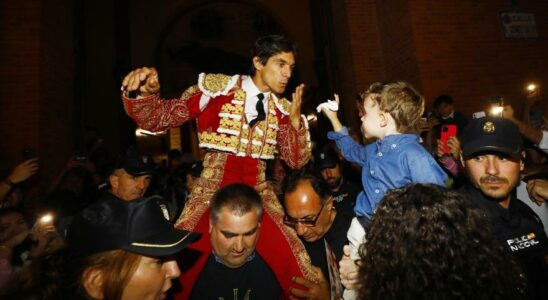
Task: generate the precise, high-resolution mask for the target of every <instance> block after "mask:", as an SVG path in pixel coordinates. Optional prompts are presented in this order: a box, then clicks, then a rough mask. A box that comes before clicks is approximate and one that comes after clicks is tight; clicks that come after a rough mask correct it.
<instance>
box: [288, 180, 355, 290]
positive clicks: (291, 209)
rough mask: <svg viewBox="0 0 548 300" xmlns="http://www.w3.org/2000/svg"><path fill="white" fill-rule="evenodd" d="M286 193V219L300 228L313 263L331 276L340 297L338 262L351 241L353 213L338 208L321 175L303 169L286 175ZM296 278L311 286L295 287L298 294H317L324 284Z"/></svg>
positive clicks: (299, 232) (293, 226) (330, 280)
mask: <svg viewBox="0 0 548 300" xmlns="http://www.w3.org/2000/svg"><path fill="white" fill-rule="evenodd" d="M284 196H285V197H284V204H285V216H284V223H285V224H286V225H287V226H289V227H291V228H293V229H294V230H295V231H296V232H297V235H298V236H299V237H300V238H301V240H302V242H303V244H304V246H305V249H306V251H307V252H308V254H309V256H310V258H311V260H312V264H313V265H314V266H318V267H319V268H320V270H321V271H322V273H323V275H324V277H325V278H326V279H329V283H330V284H329V286H330V288H331V293H330V295H331V299H339V298H340V296H341V295H342V285H341V283H340V279H339V274H338V267H337V262H338V261H339V260H340V259H341V257H342V255H343V247H344V245H346V244H348V240H347V238H346V232H347V231H348V228H349V227H350V223H351V222H352V215H350V214H348V213H345V212H342V211H337V210H335V207H334V206H333V197H332V196H330V193H329V189H328V187H327V184H326V183H325V182H324V181H323V180H322V179H321V178H318V177H316V176H314V175H311V174H307V173H304V172H297V173H294V174H292V175H291V176H290V177H289V178H288V179H287V181H286V185H285V188H284ZM296 281H297V283H299V284H301V285H303V286H305V287H308V288H309V290H308V291H296V292H294V291H292V293H294V295H295V296H299V297H311V296H315V295H314V293H315V292H316V291H318V290H319V289H320V286H319V285H321V284H322V283H321V282H320V283H319V284H314V283H312V282H310V281H308V280H306V279H304V278H297V279H296ZM327 299H329V298H327Z"/></svg>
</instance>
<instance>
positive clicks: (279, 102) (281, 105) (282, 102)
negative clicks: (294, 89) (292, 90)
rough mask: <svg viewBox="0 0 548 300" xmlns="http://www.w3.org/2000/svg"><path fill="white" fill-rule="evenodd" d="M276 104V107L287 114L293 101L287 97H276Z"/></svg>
mask: <svg viewBox="0 0 548 300" xmlns="http://www.w3.org/2000/svg"><path fill="white" fill-rule="evenodd" d="M274 104H276V107H277V108H278V110H280V112H281V113H282V114H284V115H286V116H288V115H289V109H290V107H291V102H289V100H287V99H285V98H278V99H276V98H274Z"/></svg>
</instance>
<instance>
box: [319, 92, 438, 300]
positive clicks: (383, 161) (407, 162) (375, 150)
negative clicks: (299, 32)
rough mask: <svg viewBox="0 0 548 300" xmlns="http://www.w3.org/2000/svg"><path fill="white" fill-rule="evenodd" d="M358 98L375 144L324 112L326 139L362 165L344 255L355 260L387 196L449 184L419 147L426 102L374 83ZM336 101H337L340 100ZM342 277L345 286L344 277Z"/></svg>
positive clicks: (365, 131) (415, 94) (328, 111)
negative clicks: (411, 185)
mask: <svg viewBox="0 0 548 300" xmlns="http://www.w3.org/2000/svg"><path fill="white" fill-rule="evenodd" d="M360 98H361V100H362V103H361V105H362V107H363V110H362V116H361V121H362V126H361V129H362V132H363V134H364V135H365V137H366V138H376V139H377V141H375V142H374V143H371V144H369V145H367V146H363V145H360V144H358V143H357V142H356V141H354V140H353V139H352V138H351V137H350V136H349V135H348V129H347V128H346V127H344V126H343V125H342V124H341V122H340V121H339V118H338V117H337V112H336V111H333V110H331V109H329V108H326V107H324V108H322V112H323V113H324V115H325V116H326V117H327V118H328V119H329V120H330V121H331V124H332V125H333V129H334V131H331V132H329V133H328V135H327V137H328V138H329V139H331V140H334V141H335V142H336V143H337V147H338V148H339V149H340V150H341V153H342V155H343V156H344V157H345V159H346V160H348V161H350V162H354V163H358V164H360V165H361V166H362V185H363V189H364V190H363V191H362V192H361V193H360V194H359V195H358V199H357V200H356V206H355V207H354V212H355V213H356V215H357V219H356V218H354V220H352V225H351V226H350V229H349V230H348V239H349V241H350V251H348V249H345V254H347V256H348V254H350V258H353V259H356V258H358V254H357V251H358V248H359V246H360V245H361V244H362V243H363V242H364V241H365V228H366V227H367V225H368V223H369V220H370V219H371V217H372V216H373V213H374V212H375V209H376V208H377V205H378V203H379V201H380V200H381V199H382V198H383V196H384V194H385V193H386V192H387V191H389V190H392V189H394V188H399V187H402V186H405V185H407V184H409V183H434V184H438V185H444V182H445V180H446V179H447V174H446V173H445V172H444V171H443V169H442V168H441V167H440V166H439V165H438V163H437V162H436V161H435V160H434V158H433V157H432V156H431V155H430V153H428V152H427V151H426V149H424V147H423V146H422V145H421V144H420V143H419V136H418V135H417V134H416V132H417V131H416V125H417V122H418V121H419V119H420V117H421V115H422V113H423V111H424V98H423V97H422V96H421V95H420V94H419V93H418V92H417V91H416V90H415V89H414V88H413V87H412V86H411V85H410V84H408V83H406V82H393V83H386V84H382V83H374V84H372V85H371V86H370V87H369V89H367V90H366V91H365V92H363V93H362V94H361V95H360ZM335 100H336V101H337V102H338V96H336V95H335ZM345 248H346V247H345ZM348 252H350V253H348ZM343 260H344V258H343ZM341 262H342V261H341ZM343 266H344V264H341V271H344V270H342V268H343ZM341 275H342V277H343V278H342V279H343V283H344V281H345V279H346V278H344V272H341ZM349 298H350V297H349ZM345 299H347V298H346V297H345Z"/></svg>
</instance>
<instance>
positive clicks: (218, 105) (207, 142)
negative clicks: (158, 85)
mask: <svg viewBox="0 0 548 300" xmlns="http://www.w3.org/2000/svg"><path fill="white" fill-rule="evenodd" d="M241 80H242V76H240V75H234V76H228V75H223V74H204V73H202V74H200V76H199V80H198V85H196V86H192V87H190V88H188V89H187V90H186V91H185V92H184V93H183V95H182V96H181V98H180V99H179V98H176V99H170V100H164V99H161V98H160V95H159V94H154V95H151V96H148V97H144V98H141V99H129V98H126V97H124V95H122V99H123V101H124V107H125V109H126V112H127V113H128V115H129V116H130V117H131V118H132V119H133V120H134V121H135V122H136V123H137V124H138V125H139V127H140V128H142V129H145V130H148V131H153V132H156V131H162V130H166V129H168V128H171V127H176V126H179V125H181V124H183V123H184V122H186V121H189V120H192V119H196V123H197V127H198V141H199V147H200V148H203V149H209V150H216V151H222V152H228V153H231V154H234V155H236V156H241V157H252V158H260V159H273V158H274V155H275V154H276V153H278V152H280V154H281V156H282V158H283V159H284V161H285V162H286V163H287V165H288V166H289V167H291V168H293V169H298V168H300V167H302V166H303V165H304V164H306V163H307V162H308V160H309V158H310V137H309V134H308V128H307V123H306V119H305V118H302V119H303V120H302V124H303V125H301V127H302V128H301V129H300V130H295V129H294V128H293V127H292V126H291V124H290V122H289V113H288V111H289V107H290V105H291V103H290V102H289V101H287V100H286V99H284V98H282V99H279V98H277V97H276V96H274V95H273V94H271V96H270V99H269V100H268V111H267V114H266V119H265V120H264V121H261V122H259V123H257V125H255V126H254V127H253V128H249V125H248V121H247V120H246V118H245V111H244V107H245V99H246V93H245V91H244V90H243V89H242V88H241Z"/></svg>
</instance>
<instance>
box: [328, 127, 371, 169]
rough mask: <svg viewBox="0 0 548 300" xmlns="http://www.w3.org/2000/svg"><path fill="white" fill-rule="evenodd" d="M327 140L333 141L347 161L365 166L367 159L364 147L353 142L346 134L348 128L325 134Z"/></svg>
mask: <svg viewBox="0 0 548 300" xmlns="http://www.w3.org/2000/svg"><path fill="white" fill-rule="evenodd" d="M327 138H328V139H330V140H333V141H335V143H336V144H337V147H338V148H339V149H340V150H341V153H342V155H343V156H344V158H345V159H346V160H347V161H349V162H353V163H358V164H360V165H363V164H365V161H366V158H367V154H366V146H363V145H360V144H358V143H357V142H356V141H354V139H353V138H351V137H350V135H349V134H348V128H346V127H343V128H342V129H341V130H340V131H330V132H328V133H327Z"/></svg>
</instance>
